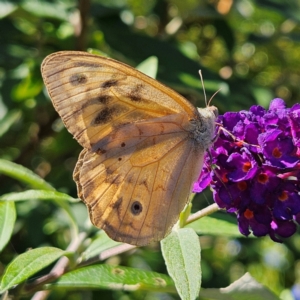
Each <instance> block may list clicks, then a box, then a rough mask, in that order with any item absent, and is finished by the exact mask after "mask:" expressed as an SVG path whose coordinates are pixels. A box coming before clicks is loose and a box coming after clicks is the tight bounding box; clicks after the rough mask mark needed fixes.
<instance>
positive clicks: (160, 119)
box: [41, 51, 217, 246]
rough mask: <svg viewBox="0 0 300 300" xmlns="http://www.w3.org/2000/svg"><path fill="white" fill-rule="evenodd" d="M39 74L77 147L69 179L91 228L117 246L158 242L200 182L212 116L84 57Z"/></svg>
mask: <svg viewBox="0 0 300 300" xmlns="http://www.w3.org/2000/svg"><path fill="white" fill-rule="evenodd" d="M41 72H42V76H43V80H44V83H45V85H46V88H47V90H48V93H49V95H50V98H51V100H52V102H53V105H54V107H55V109H56V111H57V112H58V114H59V115H60V117H61V118H62V120H63V122H64V124H65V126H66V128H67V129H68V131H69V132H70V133H71V134H72V135H73V136H74V138H75V139H76V140H77V141H78V142H79V144H80V145H81V146H82V147H83V150H82V152H81V153H80V155H79V158H78V162H77V164H76V167H75V170H74V173H73V178H74V181H75V182H76V184H77V190H78V196H79V197H80V198H81V199H82V200H83V202H84V203H85V204H86V206H87V208H88V211H89V215H90V219H91V222H92V223H93V224H94V225H95V226H96V227H98V228H102V229H103V230H104V231H105V232H106V233H107V234H108V236H109V237H110V238H112V239H113V240H115V241H119V242H125V243H129V244H132V245H137V246H143V245H146V244H149V243H150V242H152V241H160V240H161V239H163V238H164V237H165V236H167V235H168V234H169V233H170V231H171V229H172V227H173V225H174V224H175V223H176V221H177V220H178V218H179V214H180V212H181V211H182V210H183V208H184V206H185V205H186V204H187V202H188V199H189V194H190V192H191V190H192V186H193V183H194V182H195V181H196V180H197V178H198V176H199V174H200V171H201V169H202V166H203V157H204V153H205V151H206V149H208V148H209V147H210V146H211V144H212V141H213V137H214V132H215V119H216V115H217V108H216V107H214V106H208V107H206V108H203V109H196V108H195V107H194V106H193V105H192V104H191V103H190V102H188V101H187V100H186V99H185V98H184V97H182V96H181V95H179V94H178V93H176V92H175V91H173V90H172V89H170V88H168V87H166V86H165V85H163V84H161V83H159V82H158V81H156V80H155V79H153V78H150V77H148V76H147V75H145V74H143V73H141V72H139V71H137V70H135V69H134V68H132V67H130V66H128V65H126V64H124V63H121V62H118V61H116V60H113V59H110V58H106V57H102V56H97V55H92V54H89V53H86V52H77V51H62V52H56V53H53V54H51V55H49V56H47V57H46V58H45V59H44V61H43V63H42V66H41Z"/></svg>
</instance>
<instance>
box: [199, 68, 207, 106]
mask: <svg viewBox="0 0 300 300" xmlns="http://www.w3.org/2000/svg"><path fill="white" fill-rule="evenodd" d="M199 75H200V79H201V84H202V89H203V94H204V100H205V104H206V107H207V98H206V92H205V87H204V82H203V77H202V72H201V70H199Z"/></svg>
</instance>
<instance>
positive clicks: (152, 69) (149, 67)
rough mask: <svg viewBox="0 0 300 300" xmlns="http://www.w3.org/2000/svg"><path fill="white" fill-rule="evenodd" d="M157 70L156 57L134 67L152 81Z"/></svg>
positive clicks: (151, 57)
mask: <svg viewBox="0 0 300 300" xmlns="http://www.w3.org/2000/svg"><path fill="white" fill-rule="evenodd" d="M157 68H158V59H157V57H156V56H150V57H148V58H147V59H145V60H144V61H143V62H141V63H140V64H139V65H138V66H137V67H136V69H137V70H139V71H141V72H142V73H144V74H146V75H148V76H150V77H152V78H154V79H155V78H156V74H157Z"/></svg>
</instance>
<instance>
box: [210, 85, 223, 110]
mask: <svg viewBox="0 0 300 300" xmlns="http://www.w3.org/2000/svg"><path fill="white" fill-rule="evenodd" d="M221 89H222V88H219V89H218V90H217V91H216V92H215V93H214V94H213V95H212V96H211V97H210V99H209V100H208V106H209V105H210V102H211V100H212V99H213V98H214V97H215V96H216V95H217V94H218V93H219V92H220V91H221Z"/></svg>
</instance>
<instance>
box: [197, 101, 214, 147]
mask: <svg viewBox="0 0 300 300" xmlns="http://www.w3.org/2000/svg"><path fill="white" fill-rule="evenodd" d="M197 110H198V113H199V115H198V118H197V119H196V120H195V122H194V129H193V137H194V139H195V140H196V142H197V143H198V144H199V147H200V148H202V149H203V150H206V149H208V148H209V147H210V146H211V145H212V143H213V140H214V136H215V121H216V118H217V117H218V109H217V108H216V107H215V106H208V107H206V108H198V109H197Z"/></svg>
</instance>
